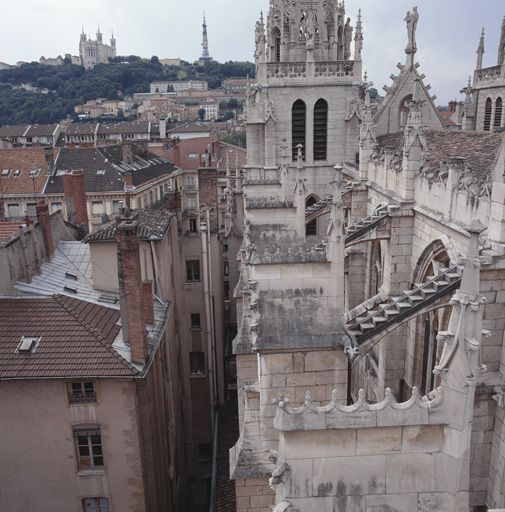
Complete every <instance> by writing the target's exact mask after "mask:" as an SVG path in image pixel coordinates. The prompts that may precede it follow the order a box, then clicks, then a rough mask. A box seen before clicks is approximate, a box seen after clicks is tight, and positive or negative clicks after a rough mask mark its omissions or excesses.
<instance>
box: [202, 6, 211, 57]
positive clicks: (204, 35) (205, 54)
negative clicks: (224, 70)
mask: <svg viewBox="0 0 505 512" xmlns="http://www.w3.org/2000/svg"><path fill="white" fill-rule="evenodd" d="M200 60H203V61H206V60H211V57H210V55H209V38H208V35H207V21H206V19H205V11H204V12H203V23H202V56H201V57H200Z"/></svg>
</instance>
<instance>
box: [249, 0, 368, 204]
mask: <svg viewBox="0 0 505 512" xmlns="http://www.w3.org/2000/svg"><path fill="white" fill-rule="evenodd" d="M353 39H354V48H353ZM362 44H363V34H362V29H361V18H359V19H358V23H357V25H356V31H354V29H353V27H352V26H351V20H350V18H348V17H346V13H345V7H344V2H339V1H338V0H293V1H291V0H290V1H288V0H271V1H270V9H269V13H268V16H267V19H266V23H265V20H264V19H263V15H261V17H260V19H259V21H258V22H257V23H256V51H255V61H256V81H257V83H256V84H254V85H253V86H252V87H251V88H250V90H249V94H248V101H247V138H248V149H249V151H248V166H249V174H250V175H251V177H252V178H254V177H257V178H259V177H261V176H270V177H272V176H273V175H276V174H278V171H279V169H280V166H281V164H282V160H283V158H282V155H281V153H282V151H281V150H280V148H281V147H282V146H283V141H286V142H287V144H288V145H289V154H290V155H291V159H290V160H291V162H290V166H292V167H293V169H294V167H295V161H296V158H297V153H298V149H297V148H298V146H301V147H302V154H303V161H304V166H305V171H304V173H305V176H306V185H307V189H308V191H309V193H313V194H315V195H316V196H317V197H321V196H322V195H323V194H324V192H325V189H326V188H327V184H328V183H330V182H331V180H332V179H333V178H332V175H333V166H334V165H335V164H336V163H337V162H339V161H346V160H351V161H354V160H355V155H356V153H357V151H358V147H357V138H358V137H357V133H358V131H359V119H360V115H359V112H360V107H359V105H360V97H359V94H360V93H359V91H360V87H359V86H360V84H361V75H362V69H361V68H362V64H361V50H362ZM353 50H354V51H353ZM353 54H354V55H353ZM354 114H356V115H354ZM291 174H292V175H294V172H293V173H291Z"/></svg>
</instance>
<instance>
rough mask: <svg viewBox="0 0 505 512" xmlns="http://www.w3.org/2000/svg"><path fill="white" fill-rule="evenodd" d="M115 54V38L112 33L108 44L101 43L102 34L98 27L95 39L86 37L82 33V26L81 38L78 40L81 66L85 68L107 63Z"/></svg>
mask: <svg viewBox="0 0 505 512" xmlns="http://www.w3.org/2000/svg"><path fill="white" fill-rule="evenodd" d="M115 56H116V39H115V38H114V33H113V34H112V37H111V40H110V46H109V45H107V44H104V43H103V36H102V33H101V32H100V28H98V32H97V33H96V41H93V40H92V39H88V36H87V35H86V34H85V33H84V28H83V29H82V33H81V40H80V42H79V57H80V59H81V66H84V68H86V69H92V68H94V67H95V66H96V65H97V64H108V63H109V59H110V58H112V57H115Z"/></svg>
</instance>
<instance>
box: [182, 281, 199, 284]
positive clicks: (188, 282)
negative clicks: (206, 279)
mask: <svg viewBox="0 0 505 512" xmlns="http://www.w3.org/2000/svg"><path fill="white" fill-rule="evenodd" d="M200 283H201V281H185V283H184V284H200Z"/></svg>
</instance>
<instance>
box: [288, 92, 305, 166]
mask: <svg viewBox="0 0 505 512" xmlns="http://www.w3.org/2000/svg"><path fill="white" fill-rule="evenodd" d="M306 123H307V108H306V106H305V103H304V102H303V101H302V100H296V101H295V102H294V103H293V109H292V111H291V138H292V152H293V160H296V156H297V154H298V148H297V146H298V145H299V144H301V145H302V146H303V149H302V153H303V156H304V157H305V131H306Z"/></svg>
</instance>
